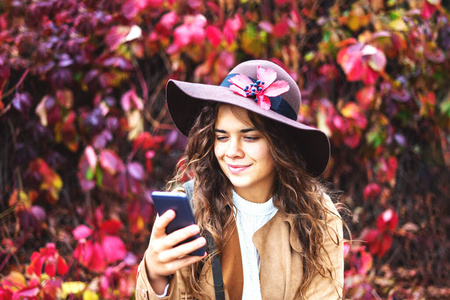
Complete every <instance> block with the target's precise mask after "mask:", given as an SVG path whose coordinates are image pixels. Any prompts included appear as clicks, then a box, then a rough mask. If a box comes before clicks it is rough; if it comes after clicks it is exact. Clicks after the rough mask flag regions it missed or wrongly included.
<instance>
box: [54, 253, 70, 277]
mask: <svg viewBox="0 0 450 300" xmlns="http://www.w3.org/2000/svg"><path fill="white" fill-rule="evenodd" d="M56 272H57V273H58V274H60V275H65V274H67V272H69V266H68V265H67V263H66V261H65V260H64V259H63V258H62V257H61V256H58V257H57V259H56Z"/></svg>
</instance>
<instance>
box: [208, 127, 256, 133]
mask: <svg viewBox="0 0 450 300" xmlns="http://www.w3.org/2000/svg"><path fill="white" fill-rule="evenodd" d="M255 130H256V128H245V129H241V130H239V132H240V133H247V132H251V131H255ZM214 131H215V132H217V133H227V131H226V130H223V129H218V128H216V129H214Z"/></svg>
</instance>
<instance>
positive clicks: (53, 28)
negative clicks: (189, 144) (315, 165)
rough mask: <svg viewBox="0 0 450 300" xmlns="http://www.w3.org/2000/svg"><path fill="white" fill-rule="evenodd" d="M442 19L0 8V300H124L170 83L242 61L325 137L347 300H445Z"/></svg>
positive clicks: (447, 42) (359, 11)
mask: <svg viewBox="0 0 450 300" xmlns="http://www.w3.org/2000/svg"><path fill="white" fill-rule="evenodd" d="M449 53H450V27H449V13H448V7H445V6H444V5H443V3H441V1H440V0H409V1H406V0H389V1H382V0H370V1H369V0H358V1H353V0H350V1H344V0H334V1H332V0H322V1H316V0H299V1H294V0H272V1H269V0H240V1H237V0H210V1H206V0H191V1H178V0H81V1H80V0H23V1H17V0H6V1H2V2H1V3H0V97H1V98H0V99H1V101H0V195H1V201H0V211H1V213H0V225H1V226H0V237H1V244H0V272H1V277H0V298H1V299H18V298H20V297H22V298H30V299H56V298H66V297H69V296H70V297H75V298H77V297H80V298H81V297H82V298H83V299H100V298H102V299H116V298H132V297H133V294H134V285H135V274H136V269H137V264H138V262H139V260H140V258H141V257H142V255H143V252H144V250H145V248H146V245H147V243H148V237H149V235H150V231H151V228H152V222H153V220H154V217H155V212H154V210H153V205H152V199H151V197H150V192H151V191H152V190H154V189H160V188H162V187H163V186H164V182H165V180H166V179H167V178H168V177H169V176H170V175H171V174H172V172H173V168H174V165H175V163H176V162H177V160H178V159H179V156H180V153H181V151H182V149H183V147H184V145H185V139H184V138H183V137H182V136H180V134H179V133H177V131H176V130H175V128H174V126H173V124H172V123H171V121H170V118H169V117H168V115H167V111H166V108H165V105H164V87H165V83H166V82H167V80H168V79H169V78H175V79H179V80H189V81H194V82H203V83H210V84H217V83H220V82H221V81H222V79H223V78H224V77H225V75H226V74H227V73H228V71H229V70H230V69H231V68H232V67H233V66H234V65H236V64H237V63H239V62H241V61H244V60H247V59H253V58H263V59H269V60H272V61H274V62H277V63H279V64H280V65H282V66H283V67H284V68H285V69H286V70H287V71H288V72H289V73H290V74H291V75H292V77H293V78H294V79H295V80H296V81H297V82H298V84H299V86H300V89H301V91H302V107H301V111H300V113H301V117H300V121H302V122H305V123H308V124H311V125H313V126H317V127H319V128H320V129H322V130H323V131H325V132H326V133H327V135H328V136H329V137H330V140H331V143H332V149H333V150H332V161H331V163H330V165H329V167H328V169H327V172H326V173H325V174H324V176H323V180H324V181H326V182H330V183H331V184H333V185H334V186H335V187H336V188H337V189H339V190H341V191H342V193H341V197H340V201H342V202H344V203H345V204H346V205H347V206H348V207H349V208H350V210H351V212H352V214H351V215H349V216H346V217H345V218H346V221H347V224H348V226H349V228H350V230H351V234H352V238H353V245H352V247H350V245H347V246H346V280H345V290H346V293H347V297H349V298H352V299H380V298H386V299H446V298H447V299H448V297H449V295H450V291H449V288H448V287H449V281H450V280H449V275H448V274H450V266H449V264H450V263H449V262H450V257H449V251H448V249H449V248H450V244H449V232H450V220H449V218H448V216H449V215H450V211H449V201H448V200H449V196H448V195H449V194H450V185H449V182H450V171H449V165H450V94H449V82H450V76H449V75H450V74H449V70H450V64H449Z"/></svg>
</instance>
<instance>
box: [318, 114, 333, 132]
mask: <svg viewBox="0 0 450 300" xmlns="http://www.w3.org/2000/svg"><path fill="white" fill-rule="evenodd" d="M317 128H319V129H320V130H322V131H323V132H324V133H325V134H326V135H327V136H329V137H330V136H331V130H330V127H328V125H327V115H326V114H325V113H324V111H323V110H319V111H318V112H317Z"/></svg>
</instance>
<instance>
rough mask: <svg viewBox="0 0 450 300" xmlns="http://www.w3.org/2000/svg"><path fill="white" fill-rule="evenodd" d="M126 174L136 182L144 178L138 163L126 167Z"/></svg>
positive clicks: (143, 172)
mask: <svg viewBox="0 0 450 300" xmlns="http://www.w3.org/2000/svg"><path fill="white" fill-rule="evenodd" d="M127 169H128V174H130V176H131V177H133V178H134V179H136V180H142V179H144V176H145V171H144V168H143V167H142V165H141V164H140V163H137V162H132V163H129V164H128V165H127Z"/></svg>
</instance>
